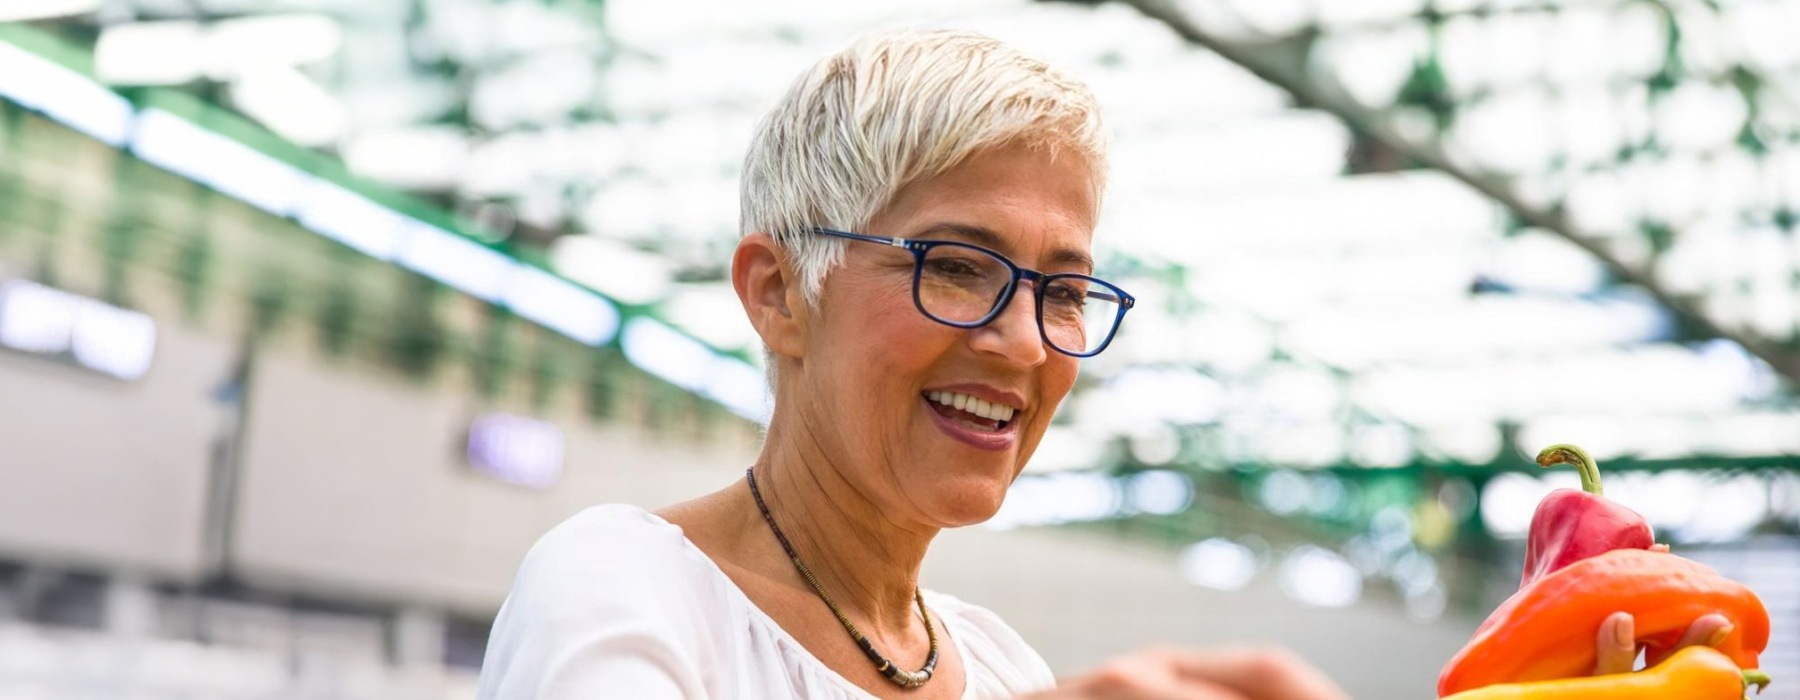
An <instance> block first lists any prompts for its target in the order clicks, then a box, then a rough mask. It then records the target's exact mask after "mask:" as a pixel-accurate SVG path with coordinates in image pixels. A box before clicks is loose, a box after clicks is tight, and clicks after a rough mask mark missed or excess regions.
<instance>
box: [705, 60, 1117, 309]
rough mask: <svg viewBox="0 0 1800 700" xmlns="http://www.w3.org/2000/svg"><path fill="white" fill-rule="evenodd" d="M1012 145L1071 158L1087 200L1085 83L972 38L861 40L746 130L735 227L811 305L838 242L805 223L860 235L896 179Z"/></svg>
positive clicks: (1092, 153)
mask: <svg viewBox="0 0 1800 700" xmlns="http://www.w3.org/2000/svg"><path fill="white" fill-rule="evenodd" d="M1019 143H1024V144H1027V145H1030V146H1032V147H1041V148H1047V149H1051V150H1052V151H1053V152H1055V151H1058V150H1060V149H1064V148H1067V149H1071V150H1073V151H1074V152H1075V153H1076V154H1077V155H1079V156H1082V157H1084V158H1085V159H1086V160H1087V162H1088V164H1089V166H1090V169H1091V172H1092V177H1093V179H1094V183H1093V184H1094V193H1095V197H1096V201H1097V200H1098V197H1099V195H1100V194H1101V191H1102V190H1103V189H1104V184H1105V171H1106V167H1105V165H1106V140H1105V136H1104V134H1103V132H1102V130H1101V126H1100V109H1099V105H1098V104H1097V103H1096V102H1095V100H1094V96H1093V93H1092V92H1090V91H1089V90H1088V88H1087V86H1086V85H1083V84H1082V83H1081V82H1079V81H1077V80H1074V79H1073V78H1070V77H1069V76H1067V75H1064V74H1062V73H1060V72H1058V71H1056V70H1055V69H1052V68H1051V67H1050V66H1049V65H1048V64H1046V63H1044V62H1043V61H1041V60H1038V59H1036V58H1032V57H1031V56H1027V55H1025V54H1024V53H1021V52H1020V51H1018V50H1017V49H1014V48H1012V47H1011V46H1008V45H1006V44H1004V43H1001V42H1000V41H999V40H997V39H994V38H992V37H988V36H985V35H981V34H976V33H973V32H966V31H952V30H932V31H920V30H909V31H899V32H887V33H882V34H876V35H872V36H868V37H865V38H863V39H861V40H859V41H857V42H855V43H854V44H852V45H850V47H849V48H846V49H844V50H843V51H840V52H838V53H836V54H833V55H831V56H828V57H826V58H825V59H824V60H822V61H820V62H819V63H818V64H817V65H815V66H813V67H812V69H811V70H808V71H807V72H806V73H804V74H802V75H801V76H800V78H799V80H797V81H795V82H794V84H793V86H792V87H790V88H789V89H788V91H787V94H786V95H785V96H783V97H782V98H781V101H780V102H779V103H778V104H776V106H775V108H774V109H773V110H771V111H770V112H769V114H768V115H767V116H765V117H763V120H762V122H761V123H760V124H759V125H758V126H757V129H756V134H755V136H754V137H753V138H752V139H751V142H750V149H749V152H748V153H747V154H746V155H745V157H744V170H743V178H742V182H741V185H740V188H741V189H740V197H741V203H740V206H741V216H742V219H741V223H740V228H741V233H743V234H749V233H753V232H757V231H763V232H767V233H768V234H770V235H771V236H773V237H774V238H775V241H776V245H778V246H779V247H780V248H781V249H782V250H783V251H785V252H786V253H787V255H788V257H789V260H790V261H791V262H792V264H793V266H794V269H795V274H797V275H798V276H799V278H800V285H801V291H802V293H803V296H804V298H805V300H806V302H807V304H808V305H809V306H814V305H816V304H817V301H818V297H819V292H820V290H821V288H822V287H823V285H824V281H825V275H826V273H827V272H829V271H830V270H831V268H833V267H835V266H836V265H837V264H838V262H839V261H841V260H842V259H843V250H844V245H845V244H846V243H847V241H844V240H842V239H838V238H833V237H827V236H819V235H815V234H814V233H812V228H813V227H815V226H819V227H827V228H838V229H845V230H850V231H862V229H863V228H864V227H865V226H867V225H868V223H869V221H870V220H871V219H873V218H874V217H875V215H876V214H877V213H879V212H880V211H881V210H882V209H883V208H885V207H886V206H887V205H888V204H890V203H891V202H892V201H893V199H894V197H895V196H896V195H898V194H899V192H900V191H901V190H902V189H904V188H905V187H906V186H908V185H910V184H913V183H915V182H918V181H921V180H924V179H928V178H931V177H934V176H936V175H939V174H941V173H943V172H945V171H947V170H949V169H951V168H953V167H955V166H956V165H957V164H958V163H961V162H962V161H963V160H964V159H967V158H968V157H969V156H971V155H973V154H975V153H976V152H979V151H981V150H984V149H988V148H994V147H999V146H1006V145H1013V144H1019ZM870 233H876V234H881V235H892V234H891V233H889V232H870Z"/></svg>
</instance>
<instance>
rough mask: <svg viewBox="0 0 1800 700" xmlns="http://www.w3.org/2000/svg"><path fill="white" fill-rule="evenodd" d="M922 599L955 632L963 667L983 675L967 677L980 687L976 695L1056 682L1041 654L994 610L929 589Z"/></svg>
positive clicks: (1030, 688)
mask: <svg viewBox="0 0 1800 700" xmlns="http://www.w3.org/2000/svg"><path fill="white" fill-rule="evenodd" d="M925 602H926V604H927V605H929V606H930V607H931V609H933V610H936V611H937V614H938V616H939V617H942V618H944V620H945V624H946V625H947V626H949V627H950V628H951V631H952V633H954V634H956V635H957V637H956V644H957V648H958V649H960V650H961V651H962V653H963V656H964V659H963V664H964V666H965V667H967V668H969V669H971V670H974V669H981V673H983V674H984V676H985V677H984V678H979V679H977V678H970V682H971V683H972V684H973V685H976V686H980V687H981V692H979V693H978V694H977V695H978V696H980V697H995V696H996V695H994V693H1000V694H1003V695H1004V696H1011V695H1014V694H1023V693H1026V692H1031V691H1037V690H1045V689H1048V688H1050V687H1052V686H1054V685H1055V684H1056V676H1055V674H1053V673H1051V671H1050V665H1049V664H1048V663H1045V661H1044V657H1042V656H1040V655H1038V653H1037V650H1036V649H1033V648H1032V647H1031V645H1030V644H1028V643H1026V641H1025V638H1024V637H1021V636H1019V633H1018V632H1017V631H1016V630H1014V629H1013V628H1012V626H1011V625H1008V624H1006V621H1005V620H1002V619H1001V618H1000V616H999V615H997V614H995V613H994V611H992V610H989V609H987V608H984V607H981V606H979V605H976V604H974V603H969V602H966V601H964V600H962V599H961V598H957V597H956V596H953V595H950V594H947V593H938V592H936V591H930V590H927V591H925Z"/></svg>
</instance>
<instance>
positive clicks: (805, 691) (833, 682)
mask: <svg viewBox="0 0 1800 700" xmlns="http://www.w3.org/2000/svg"><path fill="white" fill-rule="evenodd" d="M924 595H925V604H926V606H927V607H929V608H930V609H931V610H932V611H934V612H935V613H936V614H937V617H938V618H939V619H940V620H941V621H942V622H943V625H944V631H945V632H946V635H945V636H946V637H947V639H948V641H949V642H950V643H952V644H955V645H956V648H957V650H958V651H960V652H961V653H962V661H963V668H964V671H965V675H966V676H967V686H966V689H965V691H964V692H963V697H964V698H1005V697H1012V696H1015V695H1019V694H1023V693H1028V692H1033V691H1038V690H1043V689H1046V688H1049V687H1051V686H1052V685H1054V684H1055V678H1054V677H1053V676H1052V675H1051V673H1050V667H1049V666H1048V665H1046V664H1045V663H1044V660H1043V658H1042V657H1040V656H1038V654H1037V652H1036V651H1034V650H1032V648H1031V647H1030V646H1029V645H1027V644H1026V643H1025V640H1023V639H1021V638H1020V637H1019V634H1018V633H1017V632H1014V631H1013V630H1012V628H1011V627H1008V626H1007V625H1006V623H1005V622H1002V621H1001V620H1000V618H999V617H998V616H996V615H995V614H994V613H992V612H989V611H988V610H986V609H983V608H980V607H977V606H974V605H970V604H968V603H964V602H962V601H960V600H957V599H956V598H954V597H952V596H948V595H943V594H939V593H934V592H931V591H925V592H924ZM480 697H481V698H482V699H483V700H575V699H577V698H580V699H583V700H585V699H587V698H651V699H654V698H712V699H715V700H728V699H732V698H746V699H748V698H831V699H851V698H854V699H855V700H867V699H868V698H872V697H874V696H872V695H870V694H869V693H867V692H865V691H863V690H862V689H861V688H858V687H856V685H855V684H853V683H851V682H850V681H849V680H847V679H845V678H844V677H843V676H840V675H838V674H837V672H836V671H833V670H831V669H830V668H829V667H827V666H826V665H825V664H824V662H822V661H819V660H818V659H817V658H816V657H814V656H813V655H812V654H811V653H810V652H808V651H807V650H806V649H805V648H804V647H802V646H800V643H799V642H797V641H795V640H794V638H793V637H792V636H790V635H789V634H788V633H787V632H786V631H784V630H782V629H781V626H780V625H777V624H776V623H775V621H774V620H773V619H771V618H770V617H769V616H768V615H767V614H766V613H764V612H763V611H762V610H761V609H759V608H757V607H756V605H755V604H753V603H751V602H750V599H749V598H747V597H745V595H744V592H743V591H742V590H740V589H739V588H738V587H737V584H735V583H733V582H732V581H731V579H730V578H729V577H727V576H726V575H725V572H724V571H723V570H721V569H719V567H718V565H717V564H715V563H713V561H712V559H711V558H709V557H707V556H706V554H705V553H703V552H701V551H700V549H699V548H698V547H696V546H694V544H693V543H692V542H690V541H688V539H687V537H686V536H685V535H683V534H682V532H681V528H679V527H677V526H675V525H673V524H671V523H669V522H668V521H666V520H663V519H662V518H659V517H657V516H656V515H653V514H651V513H649V512H647V511H645V510H643V509H641V508H637V507H634V506H626V505H606V506H597V507H594V508H589V509H587V510H585V511H583V512H581V513H580V514H578V515H576V516H575V517H573V518H570V519H569V520H567V521H565V522H563V523H562V524H561V525H558V526H556V528H554V529H552V530H551V531H550V532H549V533H548V534H545V535H544V537H543V538H542V539H540V540H538V542H537V544H536V545H533V546H532V548H531V551H530V552H529V553H527V554H526V555H525V561H524V563H522V564H520V565H519V575H518V578H517V579H515V580H514V581H513V589H512V593H511V594H510V595H508V596H507V598H506V603H505V605H503V606H502V607H501V608H500V615H499V617H498V619H496V620H495V621H494V629H493V634H492V636H491V637H490V638H489V640H488V647H487V657H486V659H484V660H483V663H482V669H481V691H480Z"/></svg>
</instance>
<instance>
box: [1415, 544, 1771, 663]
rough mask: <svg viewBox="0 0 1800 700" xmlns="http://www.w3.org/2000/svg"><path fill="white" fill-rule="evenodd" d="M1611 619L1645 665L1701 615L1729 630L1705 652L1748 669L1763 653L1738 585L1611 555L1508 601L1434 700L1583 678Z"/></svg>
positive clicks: (1746, 595) (1653, 560) (1650, 559)
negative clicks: (1627, 625)
mask: <svg viewBox="0 0 1800 700" xmlns="http://www.w3.org/2000/svg"><path fill="white" fill-rule="evenodd" d="M1616 612H1626V613H1631V615H1632V616H1633V617H1634V618H1635V621H1636V628H1637V639H1638V643H1639V644H1640V645H1642V646H1645V647H1646V648H1647V649H1648V650H1649V651H1648V652H1647V653H1648V655H1649V658H1650V660H1651V662H1652V663H1656V662H1657V661H1660V660H1661V659H1662V658H1663V657H1664V656H1666V655H1667V654H1668V653H1669V651H1670V650H1671V649H1673V648H1674V646H1675V645H1676V644H1677V643H1679V642H1680V640H1681V636H1682V634H1683V633H1685V632H1686V631H1687V628H1688V626H1689V625H1691V624H1693V622H1694V620H1697V619H1699V618H1700V617H1701V616H1703V615H1707V614H1711V613H1718V614H1721V615H1724V616H1725V618H1726V619H1727V620H1729V621H1730V622H1731V624H1732V626H1733V629H1732V632H1731V634H1730V635H1729V636H1727V637H1726V639H1725V640H1724V641H1723V642H1721V643H1719V644H1715V645H1713V646H1714V647H1715V648H1717V649H1718V650H1719V651H1720V652H1722V653H1724V654H1725V656H1726V657H1728V658H1730V659H1731V661H1732V662H1733V663H1734V664H1736V665H1737V667H1738V668H1742V669H1754V668H1757V656H1758V655H1759V654H1761V653H1762V651H1763V649H1764V648H1765V647H1767V646H1768V644H1769V612H1768V610H1767V609H1766V608H1764V607H1763V604H1762V601H1761V600H1760V599H1758V598H1757V597H1756V594H1754V593H1752V592H1750V589H1749V588H1747V587H1745V586H1744V585H1743V584H1741V583H1738V582H1736V581H1732V580H1731V579H1728V578H1725V577H1723V576H1720V575H1719V574H1718V573H1716V572H1714V571H1713V570H1712V569H1711V568H1708V567H1706V566H1703V565H1701V564H1698V563H1696V562H1692V561H1689V560H1687V559H1683V558H1681V557H1678V556H1675V555H1673V554H1668V553H1665V552H1656V551H1647V550H1642V549H1619V550H1613V551H1611V552H1606V553H1603V554H1598V555H1595V556H1593V557H1591V558H1588V559H1583V560H1581V561H1578V562H1575V563H1573V564H1570V565H1569V566H1567V567H1565V568H1563V569H1560V570H1558V571H1556V572H1555V573H1552V574H1550V575H1548V576H1545V577H1543V578H1540V579H1538V580H1537V581H1534V582H1532V584H1531V585H1529V586H1526V587H1525V588H1522V589H1520V590H1519V592H1518V593H1515V594H1513V596H1512V597H1511V598H1508V599H1507V601H1506V602H1505V603H1502V604H1501V605H1500V607H1499V608H1498V609H1496V610H1494V613H1493V614H1492V615H1490V616H1489V617H1488V619H1487V621H1486V622H1484V623H1482V625H1481V629H1480V630H1478V631H1477V632H1476V633H1475V636H1474V638H1472V639H1470V640H1469V643H1468V645H1466V646H1464V647H1463V648H1462V650H1461V651H1459V652H1457V653H1456V656H1455V657H1453V658H1451V659H1450V663H1449V664H1448V665H1446V666H1445V667H1444V670H1443V673H1442V674H1440V675H1439V676H1438V696H1439V697H1444V696H1449V695H1455V694H1456V693H1460V692H1463V691H1465V690H1471V689H1475V688H1481V687H1484V686H1489V685H1495V684H1500V683H1523V682H1528V681H1545V680H1556V679H1561V678H1576V677H1580V676H1586V675H1589V674H1590V673H1592V672H1593V669H1594V663H1595V657H1594V640H1595V637H1597V636H1598V635H1599V633H1600V625H1601V623H1603V622H1605V620H1606V618H1607V617H1608V616H1610V615H1612V614H1613V613H1616Z"/></svg>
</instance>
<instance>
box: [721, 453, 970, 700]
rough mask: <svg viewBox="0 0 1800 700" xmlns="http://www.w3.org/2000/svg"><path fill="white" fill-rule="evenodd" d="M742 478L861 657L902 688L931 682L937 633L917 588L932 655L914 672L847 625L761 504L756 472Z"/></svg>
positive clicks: (847, 620) (915, 592)
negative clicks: (902, 667)
mask: <svg viewBox="0 0 1800 700" xmlns="http://www.w3.org/2000/svg"><path fill="white" fill-rule="evenodd" d="M744 478H746V479H748V480H749V482H750V496H751V497H752V498H755V499H756V508H757V510H760V511H762V516H763V520H764V521H766V522H768V523H769V529H770V530H774V531H775V539H776V540H779V541H780V542H781V549H782V551H784V552H787V556H788V561H791V562H794V568H796V569H799V570H800V577H801V578H804V579H806V583H807V584H808V585H810V586H812V589H813V592H814V593H817V594H819V599H821V600H823V601H825V607H827V608H831V614H832V615H834V616H836V617H837V620H838V622H839V623H841V624H843V626H844V631H846V632H849V633H850V638H851V639H854V640H856V645H857V646H859V647H862V651H863V655H864V656H867V657H869V660H870V661H872V662H874V663H875V670H876V671H880V672H881V675H883V676H886V677H887V679H888V680H890V681H893V682H894V684H896V685H898V686H900V687H902V688H917V687H919V686H922V685H925V682H926V681H929V680H931V674H932V673H933V672H934V671H936V670H937V661H938V642H937V631H936V630H934V629H932V627H931V615H930V614H929V613H927V612H925V596H924V595H922V594H920V592H919V590H918V589H916V588H915V589H913V600H915V601H917V602H918V604H919V616H920V617H923V618H925V637H926V638H927V639H930V640H931V653H929V654H926V655H925V667H924V668H921V669H919V670H917V671H905V670H901V668H900V667H899V666H895V665H894V663H893V662H892V661H888V660H887V657H885V656H882V655H881V652H878V651H875V645H874V644H871V643H870V642H869V638H868V637H864V636H863V634H862V632H861V631H858V630H857V629H856V625H854V624H852V623H851V622H850V618H848V617H845V616H844V611H842V610H839V609H838V606H837V603H835V602H832V600H831V596H830V595H829V594H827V593H826V592H825V587H823V586H820V585H819V580H818V579H816V578H813V575H812V572H811V571H809V570H807V568H806V565H805V564H802V563H800V555H798V554H795V553H794V546H793V545H792V544H789V543H788V538H787V535H783V534H781V528H780V527H777V526H776V525H775V516H772V515H770V514H769V507H768V506H767V505H764V504H763V498H762V492H761V491H758V490H757V488H756V470H755V469H754V468H751V469H748V470H746V471H745V472H744Z"/></svg>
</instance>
